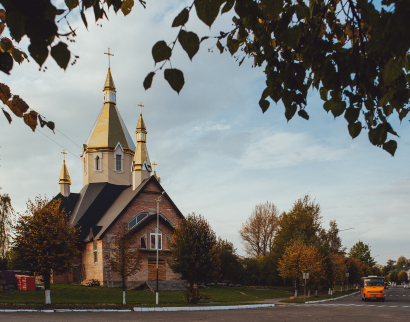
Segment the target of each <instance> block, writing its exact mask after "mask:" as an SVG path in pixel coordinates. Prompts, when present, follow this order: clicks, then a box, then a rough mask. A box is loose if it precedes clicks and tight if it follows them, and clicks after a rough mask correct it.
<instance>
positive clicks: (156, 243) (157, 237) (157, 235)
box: [155, 190, 165, 305]
mask: <svg viewBox="0 0 410 322" xmlns="http://www.w3.org/2000/svg"><path fill="white" fill-rule="evenodd" d="M164 193H165V190H164V191H163V192H162V194H161V195H160V196H159V198H158V199H157V228H156V235H155V237H156V238H155V239H156V240H155V246H156V248H157V292H156V294H155V304H156V305H158V295H159V289H158V257H159V202H160V201H161V197H162V196H163V195H164ZM161 243H162V235H161Z"/></svg>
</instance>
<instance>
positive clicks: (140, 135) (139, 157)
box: [132, 103, 152, 190]
mask: <svg viewBox="0 0 410 322" xmlns="http://www.w3.org/2000/svg"><path fill="white" fill-rule="evenodd" d="M138 106H139V107H140V108H141V111H140V117H139V119H138V123H137V129H136V131H135V133H136V134H137V147H136V149H135V154H134V160H133V162H132V163H133V167H132V185H133V189H134V190H135V189H136V188H137V187H138V186H139V184H140V183H141V182H142V181H143V180H144V179H146V178H148V177H149V176H150V173H151V171H152V169H151V162H150V160H149V156H148V149H147V145H146V143H147V133H148V132H147V129H146V127H145V123H144V119H143V118H142V107H144V105H142V103H140V104H139V105H138Z"/></svg>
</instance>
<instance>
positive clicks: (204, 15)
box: [195, 0, 223, 27]
mask: <svg viewBox="0 0 410 322" xmlns="http://www.w3.org/2000/svg"><path fill="white" fill-rule="evenodd" d="M222 3H223V1H222V0H196V1H195V9H196V14H197V15H198V18H199V19H201V20H202V21H203V22H204V23H205V24H206V25H207V26H209V27H211V26H212V24H213V23H214V21H215V19H216V17H217V16H218V13H219V8H220V7H221V5H222Z"/></svg>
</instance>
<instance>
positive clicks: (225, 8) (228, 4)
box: [221, 0, 235, 14]
mask: <svg viewBox="0 0 410 322" xmlns="http://www.w3.org/2000/svg"><path fill="white" fill-rule="evenodd" d="M234 4H235V0H228V1H226V3H225V5H224V6H223V7H222V10H221V14H224V13H226V12H228V11H230V10H231V9H232V7H233V5H234Z"/></svg>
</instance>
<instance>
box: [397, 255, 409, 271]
mask: <svg viewBox="0 0 410 322" xmlns="http://www.w3.org/2000/svg"><path fill="white" fill-rule="evenodd" d="M407 262H408V259H407V258H406V257H404V256H400V257H399V258H398V259H397V263H396V267H397V268H402V267H403V266H406V265H407Z"/></svg>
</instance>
